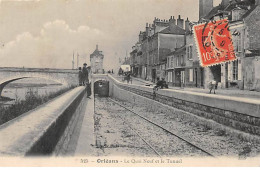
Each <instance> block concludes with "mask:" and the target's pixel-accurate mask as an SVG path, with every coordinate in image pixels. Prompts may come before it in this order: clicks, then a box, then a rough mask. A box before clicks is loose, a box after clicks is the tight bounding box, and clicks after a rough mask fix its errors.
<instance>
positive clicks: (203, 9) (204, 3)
mask: <svg viewBox="0 0 260 170" xmlns="http://www.w3.org/2000/svg"><path fill="white" fill-rule="evenodd" d="M212 8H213V0H200V1H199V18H200V19H201V18H203V17H204V16H206V15H207V14H208V13H209V12H210V11H211V9H212Z"/></svg>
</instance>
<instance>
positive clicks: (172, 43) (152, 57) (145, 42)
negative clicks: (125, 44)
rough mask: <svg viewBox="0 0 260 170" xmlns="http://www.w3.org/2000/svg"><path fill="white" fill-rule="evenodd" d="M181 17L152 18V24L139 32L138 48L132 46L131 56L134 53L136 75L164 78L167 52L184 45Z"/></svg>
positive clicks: (154, 78)
mask: <svg viewBox="0 0 260 170" xmlns="http://www.w3.org/2000/svg"><path fill="white" fill-rule="evenodd" d="M183 24H184V22H183V19H181V18H180V16H179V18H178V19H177V24H176V20H175V19H174V17H171V18H170V20H169V21H168V20H160V19H158V18H155V19H154V22H153V24H152V25H151V24H150V25H148V23H147V24H146V30H145V32H140V34H139V44H140V46H139V47H140V48H136V47H135V48H134V49H133V51H132V52H131V54H132V56H134V54H136V57H137V64H135V66H138V76H140V77H142V78H144V79H148V80H151V81H155V80H156V78H157V77H160V78H165V77H166V76H167V74H166V63H167V57H166V54H168V53H169V52H171V51H174V50H175V48H179V47H181V46H183V45H184V41H185V30H184V29H183V27H184V26H183Z"/></svg>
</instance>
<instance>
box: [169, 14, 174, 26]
mask: <svg viewBox="0 0 260 170" xmlns="http://www.w3.org/2000/svg"><path fill="white" fill-rule="evenodd" d="M171 24H173V25H176V19H174V16H171V18H170V19H169V25H171Z"/></svg>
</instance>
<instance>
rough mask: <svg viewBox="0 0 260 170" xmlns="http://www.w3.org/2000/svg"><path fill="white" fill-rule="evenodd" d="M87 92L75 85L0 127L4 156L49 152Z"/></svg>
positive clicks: (0, 149) (1, 147) (0, 143)
mask: <svg viewBox="0 0 260 170" xmlns="http://www.w3.org/2000/svg"><path fill="white" fill-rule="evenodd" d="M84 94H85V88H84V87H82V86H81V87H77V88H74V89H72V90H70V91H68V92H66V93H64V94H62V95H60V96H58V97H56V98H55V99H53V100H51V101H49V102H47V103H45V104H43V105H41V106H39V107H37V108H36V109H34V110H31V111H29V112H27V113H25V114H23V115H21V116H19V117H17V118H15V119H13V120H11V121H9V122H7V123H5V124H3V125H1V126H0V139H1V142H0V155H5V156H6V155H9V156H25V155H49V154H51V153H52V152H53V150H54V148H55V147H56V145H57V143H58V142H59V140H60V138H61V137H62V135H63V134H64V131H65V129H66V128H67V126H68V125H69V122H70V120H71V118H72V117H73V115H74V113H75V111H76V110H77V107H78V105H79V104H80V102H81V100H82V98H83V96H84Z"/></svg>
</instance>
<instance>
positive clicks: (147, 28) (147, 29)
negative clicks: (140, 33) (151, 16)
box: [145, 23, 149, 36]
mask: <svg viewBox="0 0 260 170" xmlns="http://www.w3.org/2000/svg"><path fill="white" fill-rule="evenodd" d="M148 31H149V27H148V23H146V27H145V34H146V36H148Z"/></svg>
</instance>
